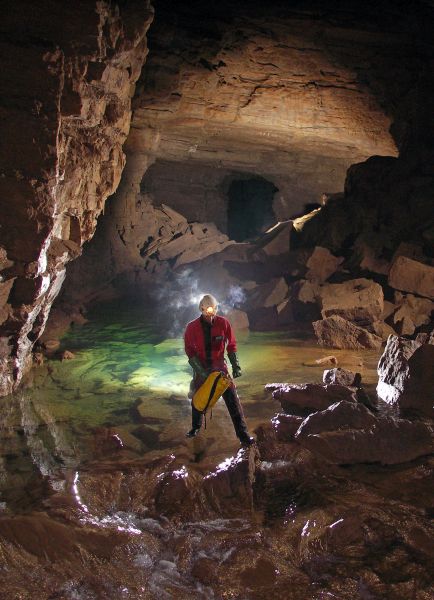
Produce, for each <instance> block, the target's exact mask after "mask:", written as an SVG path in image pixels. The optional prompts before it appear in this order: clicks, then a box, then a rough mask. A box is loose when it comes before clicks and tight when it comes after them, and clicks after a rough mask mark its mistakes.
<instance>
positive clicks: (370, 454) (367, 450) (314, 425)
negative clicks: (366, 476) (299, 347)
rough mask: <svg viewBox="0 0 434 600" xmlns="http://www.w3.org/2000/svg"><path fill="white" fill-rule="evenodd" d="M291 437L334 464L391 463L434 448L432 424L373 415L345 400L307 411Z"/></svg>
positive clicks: (363, 407)
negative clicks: (311, 412) (305, 416)
mask: <svg viewBox="0 0 434 600" xmlns="http://www.w3.org/2000/svg"><path fill="white" fill-rule="evenodd" d="M295 439H296V440H297V441H298V442H299V443H300V444H301V445H303V447H305V448H308V449H309V450H311V451H312V452H315V453H318V454H319V455H320V456H322V457H324V458H325V459H326V460H330V461H331V462H333V463H336V464H355V463H370V462H380V463H381V464H384V465H388V464H390V465H394V464H399V463H402V462H408V461H411V460H414V459H415V458H419V457H420V456H424V455H428V454H432V453H433V451H434V432H433V428H432V426H430V425H427V424H425V423H422V422H412V421H406V420H403V419H392V418H387V417H377V416H374V415H373V414H372V412H370V411H369V410H368V409H367V408H366V407H365V406H363V405H362V404H357V405H354V404H353V403H349V402H347V401H345V400H344V401H340V402H337V403H336V404H333V405H331V406H330V407H329V408H328V409H327V410H325V411H319V412H316V413H315V414H313V415H310V416H309V417H308V418H307V419H306V420H305V421H304V422H303V423H302V424H301V425H300V428H299V429H298V431H297V433H296V435H295Z"/></svg>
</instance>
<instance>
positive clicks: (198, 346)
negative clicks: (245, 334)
mask: <svg viewBox="0 0 434 600" xmlns="http://www.w3.org/2000/svg"><path fill="white" fill-rule="evenodd" d="M184 344H185V353H186V354H187V356H188V358H192V357H193V356H197V357H199V360H200V362H201V363H202V365H203V366H204V367H205V368H208V365H207V361H206V351H205V336H204V332H203V328H202V321H201V318H200V317H199V318H197V319H194V321H190V323H189V324H188V325H187V328H186V330H185V333H184ZM225 348H226V351H227V352H236V351H237V342H236V339H235V335H234V333H233V331H232V327H231V324H230V323H229V321H228V320H227V319H225V318H224V317H220V316H216V317H214V320H213V322H212V326H211V359H212V367H211V368H212V370H218V371H226V372H227V367H226V363H225V357H224V354H225Z"/></svg>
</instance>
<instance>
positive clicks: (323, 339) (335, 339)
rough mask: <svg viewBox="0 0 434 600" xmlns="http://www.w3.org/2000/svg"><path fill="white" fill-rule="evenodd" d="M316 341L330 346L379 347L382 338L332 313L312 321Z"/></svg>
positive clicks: (356, 348) (357, 348)
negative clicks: (329, 315)
mask: <svg viewBox="0 0 434 600" xmlns="http://www.w3.org/2000/svg"><path fill="white" fill-rule="evenodd" d="M312 325H313V328H314V331H315V334H316V336H317V338H318V343H319V344H320V345H321V346H327V347H330V348H354V349H355V350H359V349H361V348H374V349H378V348H381V344H382V339H381V337H379V336H378V335H375V334H373V333H370V332H369V331H367V330H366V329H363V328H362V327H358V326H357V325H354V324H353V323H351V322H350V321H347V320H346V319H344V318H342V317H339V316H337V315H333V316H332V317H328V318H327V319H323V320H321V321H314V322H313V323H312Z"/></svg>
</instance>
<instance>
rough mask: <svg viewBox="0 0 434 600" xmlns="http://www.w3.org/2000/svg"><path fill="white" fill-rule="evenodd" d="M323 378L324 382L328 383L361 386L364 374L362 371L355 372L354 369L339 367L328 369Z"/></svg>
mask: <svg viewBox="0 0 434 600" xmlns="http://www.w3.org/2000/svg"><path fill="white" fill-rule="evenodd" d="M322 380H323V382H324V383H328V384H339V385H346V386H355V387H360V384H361V383H362V376H361V374H360V373H353V372H352V371H347V370H346V369H342V368H341V367H337V368H335V369H327V370H326V371H324V373H323V378H322Z"/></svg>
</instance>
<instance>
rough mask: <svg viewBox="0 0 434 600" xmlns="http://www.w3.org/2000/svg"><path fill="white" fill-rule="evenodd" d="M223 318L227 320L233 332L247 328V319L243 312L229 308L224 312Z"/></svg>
mask: <svg viewBox="0 0 434 600" xmlns="http://www.w3.org/2000/svg"><path fill="white" fill-rule="evenodd" d="M225 317H226V318H227V319H229V321H230V324H231V325H232V327H233V328H234V329H235V331H240V330H245V329H248V328H249V317H248V316H247V313H245V312H244V311H243V310H238V309H236V308H231V309H229V310H227V311H226V312H225Z"/></svg>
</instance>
